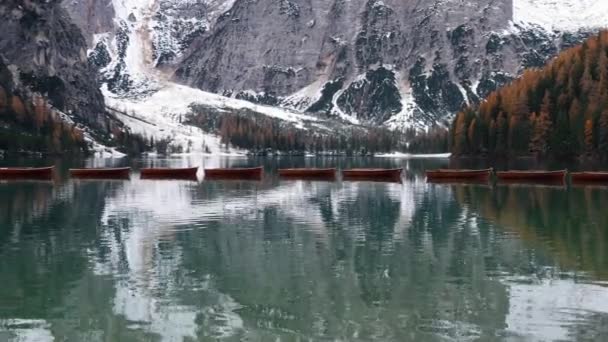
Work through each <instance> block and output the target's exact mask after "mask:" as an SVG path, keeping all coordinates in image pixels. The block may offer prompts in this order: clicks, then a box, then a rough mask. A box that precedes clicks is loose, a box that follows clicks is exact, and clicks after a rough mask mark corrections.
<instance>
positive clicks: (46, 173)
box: [0, 166, 55, 179]
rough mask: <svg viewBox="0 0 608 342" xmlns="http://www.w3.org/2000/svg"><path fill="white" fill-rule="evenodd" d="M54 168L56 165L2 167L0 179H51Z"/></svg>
mask: <svg viewBox="0 0 608 342" xmlns="http://www.w3.org/2000/svg"><path fill="white" fill-rule="evenodd" d="M54 169H55V167H54V166H49V167H3V168H0V179H28V178H30V179H50V178H53V170H54Z"/></svg>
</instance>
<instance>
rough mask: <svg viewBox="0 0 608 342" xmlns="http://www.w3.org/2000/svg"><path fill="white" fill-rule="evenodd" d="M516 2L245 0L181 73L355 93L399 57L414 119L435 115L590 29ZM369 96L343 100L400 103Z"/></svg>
mask: <svg viewBox="0 0 608 342" xmlns="http://www.w3.org/2000/svg"><path fill="white" fill-rule="evenodd" d="M512 8H513V4H512V1H511V0H481V1H444V0H435V1H403V0H383V1H381V0H350V1H345V0H331V1H327V0H290V1H282V0H281V1H276V0H256V1H253V0H237V1H236V3H235V4H234V6H233V8H232V10H231V11H229V12H228V13H226V14H225V15H223V16H222V17H220V19H218V21H217V24H216V25H215V26H214V27H212V28H211V29H210V30H208V31H207V32H204V33H203V34H202V35H201V36H200V37H198V38H197V39H196V40H194V41H193V42H192V44H191V46H190V49H189V50H188V54H187V55H186V57H185V58H184V59H183V61H182V62H181V63H180V64H179V65H178V67H177V70H176V73H175V78H176V79H177V80H179V81H180V82H184V83H186V84H188V85H191V86H194V87H198V88H201V89H203V90H207V91H212V92H217V93H239V92H242V91H253V92H263V93H265V94H271V95H273V96H275V97H278V98H281V97H286V96H288V95H290V94H293V93H295V92H297V91H299V90H300V89H302V88H304V87H306V86H309V85H310V84H313V83H317V84H318V82H319V81H322V82H321V84H323V83H325V82H330V83H329V84H335V82H336V80H338V79H341V80H343V82H342V83H343V88H342V91H346V92H348V93H351V94H352V89H353V88H356V87H358V86H359V83H360V79H361V77H364V75H366V74H367V73H368V72H369V71H373V70H378V69H379V68H381V67H382V66H389V67H390V68H391V69H392V70H394V72H395V75H394V77H395V81H394V82H395V85H396V88H397V89H399V90H400V91H399V92H398V93H411V94H412V96H413V97H414V103H415V106H414V107H413V108H409V110H411V111H413V116H412V118H411V121H412V125H421V126H426V125H432V124H434V123H436V122H437V121H440V120H442V119H446V118H449V117H450V116H451V115H453V114H454V113H455V112H456V111H457V110H459V109H460V108H461V107H462V106H463V105H465V104H467V103H474V102H476V101H479V99H480V98H483V97H484V96H486V95H487V94H488V92H490V91H491V90H493V89H495V88H496V87H498V86H500V85H502V84H504V83H505V82H508V81H509V80H511V79H512V78H514V77H516V76H517V75H518V74H519V73H520V72H521V71H522V70H523V69H524V68H527V67H539V66H542V65H543V64H544V63H545V62H546V61H547V60H548V59H550V58H552V57H553V56H555V55H556V54H557V53H558V52H559V51H560V50H561V49H563V48H565V47H567V46H570V45H572V44H574V43H578V42H580V41H582V39H584V38H585V37H586V36H587V35H588V34H589V33H586V32H576V33H574V34H573V33H559V32H546V31H544V30H543V29H541V28H523V27H520V28H517V27H515V28H513V25H512V23H511V20H512V19H513V18H512V16H513V14H512ZM377 86H379V87H384V86H385V84H384V83H382V82H380V83H379V84H378V85H377ZM368 87H369V86H368ZM322 89H324V88H323V87H320V89H319V90H320V91H321V90H322ZM377 91H381V92H382V90H377ZM364 93H365V95H363V94H361V96H364V97H365V96H368V93H367V91H366V92H364ZM323 96H324V97H325V98H326V94H325V95H323ZM361 96H350V95H349V96H347V95H342V96H341V97H340V100H339V101H338V102H337V105H338V106H339V107H340V108H339V109H340V110H342V111H343V112H346V113H350V114H353V115H354V116H355V117H357V118H360V119H363V121H364V122H368V123H370V124H382V123H384V122H386V121H388V120H389V119H390V117H391V116H392V115H397V114H398V112H399V111H400V106H393V107H391V108H390V109H388V108H386V107H385V106H384V105H382V104H380V103H374V104H370V103H369V101H362V98H361ZM395 98H396V99H397V98H398V94H395ZM325 101H326V102H327V100H325ZM303 103H304V104H307V102H306V101H304V102H303ZM328 106H331V103H326V104H325V105H323V106H321V107H320V108H322V111H325V110H327V108H328ZM300 109H310V108H300Z"/></svg>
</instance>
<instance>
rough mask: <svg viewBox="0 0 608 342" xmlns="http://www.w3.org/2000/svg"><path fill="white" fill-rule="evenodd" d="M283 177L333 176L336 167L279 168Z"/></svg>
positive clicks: (334, 175)
mask: <svg viewBox="0 0 608 342" xmlns="http://www.w3.org/2000/svg"><path fill="white" fill-rule="evenodd" d="M279 176H281V177H285V178H335V177H336V169H279Z"/></svg>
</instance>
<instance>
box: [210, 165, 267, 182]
mask: <svg viewBox="0 0 608 342" xmlns="http://www.w3.org/2000/svg"><path fill="white" fill-rule="evenodd" d="M263 173H264V168H263V167H261V166H260V167H251V168H234V169H205V177H206V178H218V179H221V178H229V179H240V178H246V179H252V178H253V179H260V178H262V174H263Z"/></svg>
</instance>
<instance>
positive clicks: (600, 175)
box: [426, 169, 608, 183]
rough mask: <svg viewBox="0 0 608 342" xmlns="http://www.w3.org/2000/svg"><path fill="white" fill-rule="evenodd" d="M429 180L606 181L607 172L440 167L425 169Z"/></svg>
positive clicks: (607, 180)
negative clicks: (438, 168)
mask: <svg viewBox="0 0 608 342" xmlns="http://www.w3.org/2000/svg"><path fill="white" fill-rule="evenodd" d="M426 176H427V179H428V180H429V181H431V182H432V181H456V180H471V181H481V182H488V181H490V180H491V179H492V177H496V179H498V180H500V181H503V182H539V183H544V182H550V183H554V182H555V183H565V182H567V180H568V176H570V179H571V180H572V182H575V183H576V182H606V183H608V172H568V170H559V171H516V170H511V171H496V172H494V169H483V170H452V169H442V170H433V171H427V173H426Z"/></svg>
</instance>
